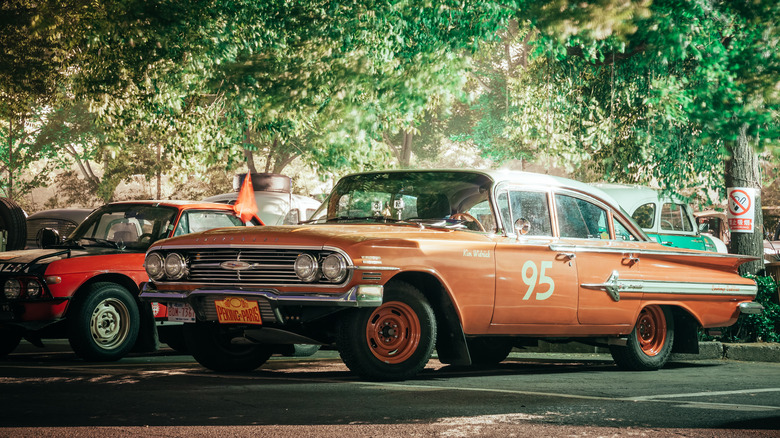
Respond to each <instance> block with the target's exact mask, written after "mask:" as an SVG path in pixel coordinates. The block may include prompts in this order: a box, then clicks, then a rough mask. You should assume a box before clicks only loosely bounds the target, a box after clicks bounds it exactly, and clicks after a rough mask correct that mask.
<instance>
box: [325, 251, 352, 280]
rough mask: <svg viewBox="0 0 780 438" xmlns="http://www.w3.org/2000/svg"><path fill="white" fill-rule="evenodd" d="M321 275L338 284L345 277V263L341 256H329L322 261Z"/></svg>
mask: <svg viewBox="0 0 780 438" xmlns="http://www.w3.org/2000/svg"><path fill="white" fill-rule="evenodd" d="M322 275H323V276H324V277H325V278H327V279H328V280H329V281H332V282H334V283H338V282H339V281H341V280H343V279H344V277H346V276H347V261H346V260H344V256H342V255H341V254H331V255H329V256H327V257H325V258H324V259H323V260H322Z"/></svg>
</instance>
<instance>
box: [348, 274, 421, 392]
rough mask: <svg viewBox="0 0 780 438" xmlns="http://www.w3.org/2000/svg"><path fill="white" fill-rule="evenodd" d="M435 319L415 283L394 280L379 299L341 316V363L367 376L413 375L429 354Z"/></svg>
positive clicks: (394, 377)
mask: <svg viewBox="0 0 780 438" xmlns="http://www.w3.org/2000/svg"><path fill="white" fill-rule="evenodd" d="M435 339H436V318H435V316H434V313H433V309H432V308H431V305H430V304H429V303H428V300H427V299H426V298H425V296H423V294H422V293H421V292H420V291H419V290H417V288H415V287H414V286H412V285H410V284H408V283H403V282H396V283H391V284H388V285H387V286H386V288H385V296H384V303H383V304H382V305H381V306H379V307H377V308H375V309H355V310H353V311H350V313H349V314H348V315H347V316H345V318H344V319H342V321H341V324H340V326H339V330H338V334H337V340H336V345H337V347H338V350H339V354H340V355H341V358H342V360H343V361H344V363H345V364H346V365H347V367H349V369H350V370H352V371H353V372H354V373H356V374H358V375H359V376H361V377H363V378H365V379H370V380H404V379H408V378H411V377H414V376H415V375H417V374H418V373H419V372H420V371H422V369H423V368H424V367H425V365H426V364H427V363H428V360H429V359H430V357H431V353H432V352H433V348H434V344H435Z"/></svg>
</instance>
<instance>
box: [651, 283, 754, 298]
mask: <svg viewBox="0 0 780 438" xmlns="http://www.w3.org/2000/svg"><path fill="white" fill-rule="evenodd" d="M642 283H643V284H644V290H643V292H644V293H646V294H688V295H713V294H715V295H739V296H749V297H754V296H756V293H758V286H756V285H748V284H730V283H729V284H727V283H700V282H685V281H658V280H644V281H642Z"/></svg>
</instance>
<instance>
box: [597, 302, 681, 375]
mask: <svg viewBox="0 0 780 438" xmlns="http://www.w3.org/2000/svg"><path fill="white" fill-rule="evenodd" d="M673 343H674V318H673V317H672V312H671V310H669V309H668V308H667V307H661V306H647V307H645V308H644V309H642V311H641V312H639V317H638V318H637V321H636V325H635V326H634V330H633V331H632V332H631V334H630V335H629V336H628V342H627V343H626V345H625V346H614V345H613V346H610V352H611V353H612V358H613V359H615V363H616V364H617V365H618V367H619V368H621V369H624V370H631V371H653V370H657V369H659V368H661V367H663V366H664V365H665V364H666V361H667V360H668V359H669V355H670V354H671V353H672V344H673Z"/></svg>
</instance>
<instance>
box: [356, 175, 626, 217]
mask: <svg viewBox="0 0 780 438" xmlns="http://www.w3.org/2000/svg"><path fill="white" fill-rule="evenodd" d="M412 172H414V173H425V172H462V173H472V174H480V175H484V176H486V177H488V178H490V179H491V180H493V182H494V184H495V183H500V182H510V183H517V184H530V185H540V186H545V187H551V188H566V189H571V190H575V191H579V192H582V193H585V194H588V195H590V196H592V197H594V198H597V199H599V200H601V201H602V202H604V203H606V204H608V205H610V206H611V207H612V208H614V209H615V210H617V211H620V207H621V205H620V204H619V203H618V202H617V200H615V199H614V198H613V197H612V196H611V194H609V193H606V192H605V191H603V190H601V189H600V188H599V187H596V186H594V185H592V184H586V183H583V182H580V181H576V180H573V179H569V178H564V177H560V176H553V175H547V174H542V173H533V172H524V171H520V170H484V169H393V170H378V171H371V172H359V173H353V174H351V175H348V176H352V175H371V174H377V173H412Z"/></svg>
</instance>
